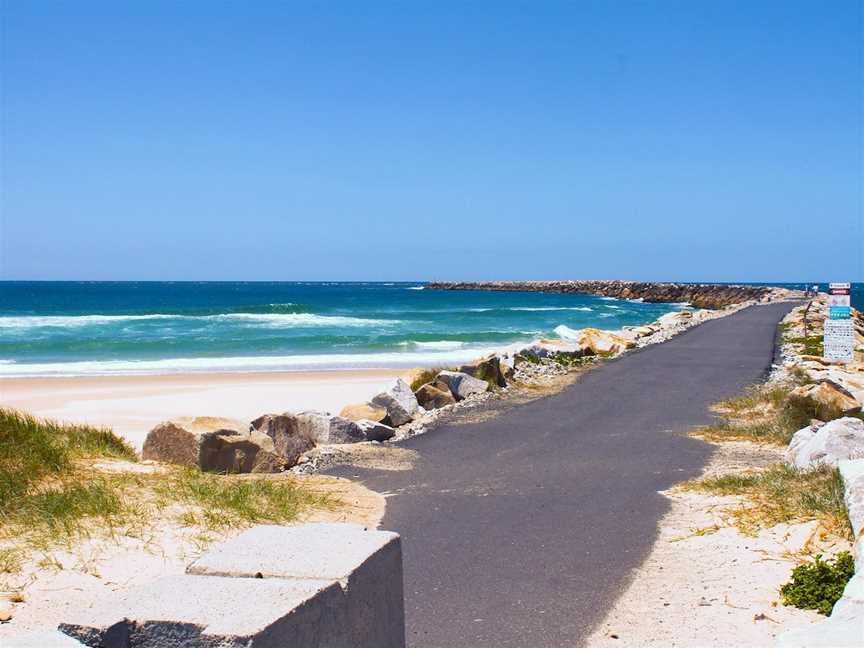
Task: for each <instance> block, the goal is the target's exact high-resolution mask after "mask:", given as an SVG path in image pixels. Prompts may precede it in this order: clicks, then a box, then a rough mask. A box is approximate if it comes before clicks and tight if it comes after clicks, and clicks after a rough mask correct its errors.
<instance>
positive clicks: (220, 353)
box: [0, 281, 862, 377]
mask: <svg viewBox="0 0 864 648" xmlns="http://www.w3.org/2000/svg"><path fill="white" fill-rule="evenodd" d="M800 286H801V285H800V284H798V285H796V286H795V287H800ZM861 288H862V286H861V284H857V285H856V293H855V296H854V297H853V300H854V303H856V304H857V305H858V307H859V308H860V307H862V304H861V302H862V292H861ZM683 306H685V305H682V304H648V303H641V302H636V301H628V300H616V299H611V298H604V297H595V296H590V295H554V294H541V293H502V292H461V291H453V292H448V291H432V290H425V289H424V288H423V284H422V283H417V282H413V283H347V282H346V283H340V282H323V283H312V282H272V283H271V282H24V281H21V282H0V377H20V376H78V375H115V374H128V375H135V374H163V373H193V372H232V371H233V372H249V371H285V370H317V369H349V368H363V367H402V366H404V367H410V366H435V365H443V364H453V363H458V362H464V361H467V360H470V359H472V358H475V357H477V356H478V355H481V354H482V353H485V352H488V351H491V350H494V349H498V348H501V347H504V346H508V345H510V344H513V343H517V342H527V341H530V340H532V339H536V338H538V337H541V336H548V337H556V336H559V335H566V333H567V329H578V328H583V327H588V326H594V327H598V328H605V329H617V328H620V327H622V326H625V325H634V324H642V323H646V322H650V321H652V320H655V319H657V317H659V316H660V315H663V314H664V313H668V312H670V311H672V310H675V309H677V308H682V307H683Z"/></svg>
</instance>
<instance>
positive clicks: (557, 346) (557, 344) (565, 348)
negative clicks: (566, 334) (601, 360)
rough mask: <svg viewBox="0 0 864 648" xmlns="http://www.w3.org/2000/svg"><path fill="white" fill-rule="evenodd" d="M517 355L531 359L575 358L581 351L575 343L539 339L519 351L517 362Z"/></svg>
mask: <svg viewBox="0 0 864 648" xmlns="http://www.w3.org/2000/svg"><path fill="white" fill-rule="evenodd" d="M519 355H521V356H523V357H524V356H528V357H533V358H554V357H556V356H565V357H570V358H577V357H579V356H581V355H582V349H580V348H579V345H578V344H576V343H575V342H571V341H568V340H548V339H541V340H537V341H536V342H532V343H531V344H530V345H528V346H526V347H524V348H522V349H520V350H519V354H518V355H517V357H516V360H517V361H518V359H519Z"/></svg>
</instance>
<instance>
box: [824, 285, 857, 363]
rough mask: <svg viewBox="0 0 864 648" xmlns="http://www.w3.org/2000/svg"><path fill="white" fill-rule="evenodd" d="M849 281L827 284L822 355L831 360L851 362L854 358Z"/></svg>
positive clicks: (853, 332)
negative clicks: (826, 317)
mask: <svg viewBox="0 0 864 648" xmlns="http://www.w3.org/2000/svg"><path fill="white" fill-rule="evenodd" d="M851 290H852V285H851V284H849V283H832V284H829V285H828V319H826V320H825V334H824V336H823V338H822V339H823V343H824V348H825V352H824V356H825V359H826V360H831V361H832V362H852V361H853V360H854V359H855V356H854V350H855V328H854V326H853V324H852V319H851V318H852V302H851V297H850V293H851Z"/></svg>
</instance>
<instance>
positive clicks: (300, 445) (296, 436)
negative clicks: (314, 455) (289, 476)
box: [252, 412, 315, 466]
mask: <svg viewBox="0 0 864 648" xmlns="http://www.w3.org/2000/svg"><path fill="white" fill-rule="evenodd" d="M252 429H253V430H257V431H258V432H261V433H263V434H266V435H267V436H268V437H270V438H271V439H272V440H273V447H274V448H275V451H276V454H277V455H279V457H281V458H282V459H284V460H285V463H286V464H287V465H288V466H293V465H295V464H296V463H297V460H298V459H299V458H300V455H302V454H303V453H304V452H306V451H307V450H311V449H312V448H313V447H315V440H314V438H313V437H312V436H310V435H309V434H307V433H306V431H305V430H304V429H302V427H301V425H300V423H299V422H298V420H297V417H296V416H294V415H293V414H290V413H288V412H286V413H284V414H264V415H263V416H259V417H258V418H256V419H255V420H254V421H252Z"/></svg>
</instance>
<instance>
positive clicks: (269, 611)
mask: <svg viewBox="0 0 864 648" xmlns="http://www.w3.org/2000/svg"><path fill="white" fill-rule="evenodd" d="M402 594H403V593H402V551H401V544H400V540H399V536H398V535H397V534H395V533H390V532H387V531H370V530H367V529H364V528H363V527H360V526H357V525H352V524H307V525H301V526H295V527H278V526H259V527H254V528H252V529H249V530H248V531H245V532H244V533H241V534H240V535H239V536H237V537H235V538H232V539H231V540H228V541H226V542H223V543H221V544H219V545H217V546H215V547H213V548H212V549H211V550H210V551H208V552H207V553H205V554H204V555H203V556H201V558H199V559H198V560H196V561H195V562H194V563H192V564H191V565H189V567H188V569H187V574H184V575H177V576H171V577H167V578H162V579H159V580H157V581H155V582H153V583H150V584H147V585H144V586H139V587H136V588H133V589H130V590H127V591H125V592H122V593H117V594H115V595H113V596H111V597H109V598H106V599H103V600H100V601H97V602H95V603H94V605H93V606H91V607H90V608H89V609H87V610H79V611H78V612H76V613H75V614H73V615H71V617H70V618H69V619H68V620H67V621H66V622H64V623H62V624H60V628H59V629H60V630H61V631H62V632H63V633H65V634H66V635H68V636H70V637H74V638H75V639H76V640H78V641H80V642H81V643H82V644H84V645H86V646H93V647H99V648H131V647H133V646H134V647H135V648H168V647H169V646H181V645H182V646H190V647H195V648H204V647H208V648H209V647H211V646H219V647H220V648H229V647H235V646H236V647H237V648H240V647H241V646H242V647H243V648H271V647H273V648H275V647H277V646H280V647H281V646H291V647H292V648H307V647H308V648H404V646H405V618H404V603H403V598H402Z"/></svg>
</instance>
